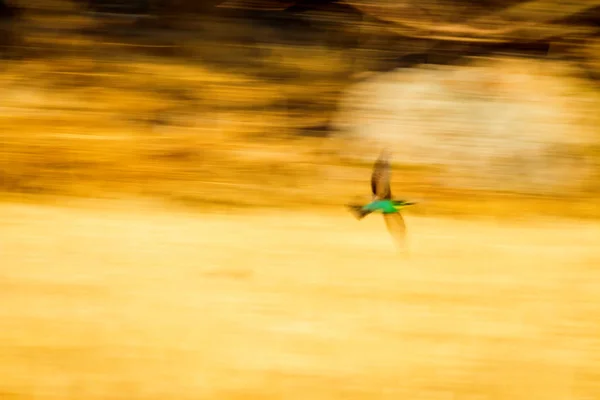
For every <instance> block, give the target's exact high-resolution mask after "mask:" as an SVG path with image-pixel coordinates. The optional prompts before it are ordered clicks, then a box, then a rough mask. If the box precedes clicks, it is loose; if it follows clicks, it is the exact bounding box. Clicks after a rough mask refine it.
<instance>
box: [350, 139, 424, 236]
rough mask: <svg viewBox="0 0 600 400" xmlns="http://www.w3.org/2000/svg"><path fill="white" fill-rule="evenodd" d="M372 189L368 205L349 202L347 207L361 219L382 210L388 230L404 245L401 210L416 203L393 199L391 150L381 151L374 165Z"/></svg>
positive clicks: (404, 226) (404, 234)
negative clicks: (371, 196)
mask: <svg viewBox="0 0 600 400" xmlns="http://www.w3.org/2000/svg"><path fill="white" fill-rule="evenodd" d="M371 191H372V192H373V198H372V200H371V202H370V203H368V204H366V205H358V204H348V205H347V207H348V208H349V209H350V211H351V212H352V214H353V215H354V216H355V217H356V218H357V219H359V220H361V219H363V218H364V217H366V216H367V215H369V214H371V213H373V212H381V213H382V214H383V219H384V221H385V223H386V226H387V228H388V231H389V232H390V234H391V235H392V237H393V238H394V239H395V240H396V241H397V242H398V243H399V244H401V245H403V244H404V240H405V237H406V225H405V223H404V218H403V217H402V214H400V210H401V209H402V208H404V207H406V206H410V205H413V204H415V203H414V202H409V201H405V200H396V199H392V191H391V189H390V162H389V152H388V151H386V150H384V151H382V152H381V154H380V155H379V158H378V159H377V161H375V165H374V166H373V173H372V175H371Z"/></svg>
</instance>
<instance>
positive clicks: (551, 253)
mask: <svg viewBox="0 0 600 400" xmlns="http://www.w3.org/2000/svg"><path fill="white" fill-rule="evenodd" d="M407 224H408V226H409V233H410V246H411V253H410V258H409V259H406V258H402V257H401V256H400V255H399V254H398V252H397V251H396V249H395V247H394V245H393V242H392V241H391V239H390V238H389V236H388V235H387V232H386V231H385V227H384V224H383V222H382V221H381V220H380V218H377V217H375V218H371V217H369V218H368V219H366V220H364V221H362V222H360V223H359V222H357V221H355V220H354V219H353V218H352V217H350V216H349V215H348V214H347V213H346V212H345V210H343V209H341V210H340V211H339V212H337V213H336V212H333V211H332V212H327V213H324V212H322V211H320V212H315V213H311V212H308V211H306V212H300V211H298V212H287V213H285V212H284V213H278V212H277V213H276V212H272V213H266V212H261V213H258V212H254V211H252V212H247V213H243V214H242V213H238V214H229V215H227V214H215V213H212V214H201V213H192V212H189V211H182V210H175V209H167V208H163V207H160V206H157V205H150V204H121V203H120V204H119V205H109V204H108V203H98V204H93V205H90V204H88V205H84V206H82V205H72V206H66V205H65V206H63V207H59V206H50V205H23V204H21V205H17V204H9V203H4V204H2V205H0V225H1V229H0V239H1V240H0V304H2V307H0V326H1V328H0V399H3V400H4V399H43V400H46V399H57V400H58V399H60V400H69V399H78V400H80V399H311V400H316V399H411V400H415V399H510V400H519V399H527V400H532V399H535V400H553V399H556V400H568V399H593V398H598V397H600V383H598V379H597V378H598V377H599V375H598V371H600V291H599V290H598V282H600V269H599V268H598V267H599V266H600V249H599V248H598V238H600V224H598V223H597V222H594V221H581V222H580V221H571V220H539V219H537V220H529V221H520V222H510V223H503V222H500V221H493V220H474V219H473V220H452V219H443V218H437V217H436V218H433V217H416V216H411V215H408V216H407Z"/></svg>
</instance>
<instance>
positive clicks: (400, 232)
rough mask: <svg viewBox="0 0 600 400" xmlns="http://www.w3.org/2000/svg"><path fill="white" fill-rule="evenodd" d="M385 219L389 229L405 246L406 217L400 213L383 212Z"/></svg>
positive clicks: (401, 244) (400, 243)
mask: <svg viewBox="0 0 600 400" xmlns="http://www.w3.org/2000/svg"><path fill="white" fill-rule="evenodd" d="M383 219H384V220H385V224H386V225H387V228H388V231H389V232H390V234H391V235H392V236H393V237H394V239H395V240H396V241H397V242H398V244H399V245H400V246H404V244H405V239H406V224H405V223H404V217H402V214H400V213H391V214H383Z"/></svg>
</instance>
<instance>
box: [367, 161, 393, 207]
mask: <svg viewBox="0 0 600 400" xmlns="http://www.w3.org/2000/svg"><path fill="white" fill-rule="evenodd" d="M371 191H372V192H373V194H374V195H375V196H376V197H377V198H379V199H382V200H385V199H391V198H392V191H391V189H390V162H389V153H388V152H387V151H385V150H384V151H382V152H381V154H380V155H379V158H378V159H377V161H375V165H374V166H373V174H372V175H371Z"/></svg>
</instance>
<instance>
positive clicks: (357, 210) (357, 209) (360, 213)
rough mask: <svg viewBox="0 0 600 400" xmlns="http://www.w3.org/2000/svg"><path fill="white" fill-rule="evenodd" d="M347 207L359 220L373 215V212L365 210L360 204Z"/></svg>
mask: <svg viewBox="0 0 600 400" xmlns="http://www.w3.org/2000/svg"><path fill="white" fill-rule="evenodd" d="M346 207H348V209H349V210H350V212H351V213H352V215H354V216H355V217H356V219H358V220H361V219H363V218H364V217H366V216H367V215H369V214H371V211H369V210H365V209H364V207H363V206H361V205H358V204H348V205H347V206H346Z"/></svg>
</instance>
